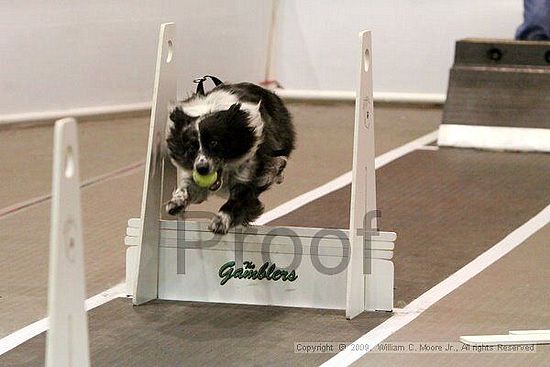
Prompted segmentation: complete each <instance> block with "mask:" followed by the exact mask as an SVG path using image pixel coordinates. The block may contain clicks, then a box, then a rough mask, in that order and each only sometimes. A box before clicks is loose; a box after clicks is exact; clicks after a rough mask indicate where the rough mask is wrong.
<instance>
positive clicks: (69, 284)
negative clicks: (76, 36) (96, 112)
mask: <svg viewBox="0 0 550 367" xmlns="http://www.w3.org/2000/svg"><path fill="white" fill-rule="evenodd" d="M51 212H52V217H51V232H50V265H49V280H48V318H49V320H48V322H49V329H48V335H47V341H46V367H70V366H82V367H88V366H89V365H90V352H89V346H88V319H87V316H86V308H85V305H84V299H85V295H86V291H85V278H84V245H83V238H82V218H81V209H80V181H79V169H78V140H77V127H76V121H75V120H74V119H72V118H67V119H63V120H59V121H57V122H56V124H55V129H54V157H53V178H52V209H51Z"/></svg>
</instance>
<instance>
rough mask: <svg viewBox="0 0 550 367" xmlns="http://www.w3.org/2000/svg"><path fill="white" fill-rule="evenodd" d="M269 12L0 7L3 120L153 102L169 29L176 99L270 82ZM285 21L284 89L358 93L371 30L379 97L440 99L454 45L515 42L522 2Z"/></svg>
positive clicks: (126, 4) (310, 0)
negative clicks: (221, 84)
mask: <svg viewBox="0 0 550 367" xmlns="http://www.w3.org/2000/svg"><path fill="white" fill-rule="evenodd" d="M137 4H139V5H137ZM271 9H272V2H271V1H265V0H264V1H257V0H224V1H216V0H148V1H140V2H135V1H130V0H117V1H108V0H95V1H83V0H74V1H71V0H64V1H61V0H59V1H40V0H27V1H0V34H1V36H0V101H1V102H0V122H1V121H6V120H10V119H12V120H13V119H15V120H17V119H25V118H31V117H34V116H40V115H43V114H44V113H46V114H47V113H48V112H55V111H60V110H61V111H65V110H68V109H80V108H84V109H86V108H90V107H91V108H94V107H98V108H100V109H103V108H105V107H109V106H114V107H117V106H118V107H120V106H121V105H122V107H124V106H125V105H129V106H126V107H128V108H132V107H134V106H139V105H144V104H146V103H148V102H150V98H151V91H152V83H153V69H154V62H155V54H156V46H157V37H158V27H159V24H160V23H162V22H166V21H175V22H176V23H177V26H178V44H177V57H178V62H179V65H180V74H179V85H180V91H179V92H180V95H181V96H183V95H184V94H185V93H186V92H187V91H190V90H192V88H193V86H192V85H191V83H190V81H191V79H193V78H194V77H196V76H197V75H202V74H204V73H213V74H214V75H219V76H221V77H223V78H225V79H227V80H235V81H237V80H250V81H256V82H257V81H260V80H263V78H264V68H265V66H266V55H267V49H268V32H269V28H270V23H271ZM278 15H279V17H278V23H277V28H276V42H275V53H274V57H273V59H272V60H273V72H274V74H275V77H276V78H277V79H278V80H279V81H280V82H281V83H282V84H283V86H285V87H286V88H293V89H318V90H348V91H351V90H353V89H354V88H355V82H354V80H355V71H356V68H357V67H356V63H357V61H356V58H357V55H356V48H357V33H358V32H359V31H360V30H362V29H371V30H373V31H374V40H373V41H374V52H373V63H374V70H375V74H374V80H375V91H376V92H391V93H395V92H397V93H403V92H405V93H444V92H445V90H446V85H447V76H448V69H449V67H450V66H451V63H452V58H453V50H454V41H455V40H456V39H458V38H463V37H471V36H477V37H505V38H511V37H512V36H513V33H514V31H515V29H516V27H517V26H518V25H519V23H520V22H521V18H522V0H485V1H480V0H476V1H474V0H444V1H443V0H338V1H334V0H299V1H297V0H281V3H280V8H279V12H278ZM54 114H55V113H54Z"/></svg>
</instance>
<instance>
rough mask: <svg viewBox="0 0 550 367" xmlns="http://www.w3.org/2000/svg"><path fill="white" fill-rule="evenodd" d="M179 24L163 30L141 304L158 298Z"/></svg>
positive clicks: (144, 208) (137, 296) (144, 218)
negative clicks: (164, 186)
mask: <svg viewBox="0 0 550 367" xmlns="http://www.w3.org/2000/svg"><path fill="white" fill-rule="evenodd" d="M175 44H176V25H175V24H174V23H164V24H162V25H161V28H160V35H159V43H158V51H157V64H156V69H155V82H154V88H153V105H152V107H151V122H150V126H149V141H148V143H147V159H146V162H145V179H144V182H143V198H142V201H141V228H140V234H139V249H138V259H137V264H135V270H134V271H135V272H136V273H135V274H136V276H135V279H136V281H135V285H134V292H133V296H134V297H133V303H134V304H135V305H140V304H143V303H145V302H148V301H151V300H153V299H156V298H157V296H158V271H159V270H158V269H159V241H160V209H161V204H162V199H161V198H162V179H163V167H164V164H165V160H164V156H165V150H166V127H167V122H168V118H169V108H170V106H175V104H176V98H177V78H176V60H175Z"/></svg>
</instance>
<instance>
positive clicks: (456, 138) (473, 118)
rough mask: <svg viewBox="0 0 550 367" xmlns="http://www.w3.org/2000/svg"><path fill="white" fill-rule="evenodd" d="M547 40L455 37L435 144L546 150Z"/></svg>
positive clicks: (549, 139)
mask: <svg viewBox="0 0 550 367" xmlns="http://www.w3.org/2000/svg"><path fill="white" fill-rule="evenodd" d="M549 116H550V42H526V41H512V40H492V39H465V40H460V41H457V42H456V48H455V58H454V64H453V67H452V68H451V71H450V73H449V86H448V91H447V100H446V102H445V108H444V111H443V120H442V123H441V125H440V127H439V137H438V145H440V146H450V147H459V148H478V149H488V150H509V151H540V152H550V118H549Z"/></svg>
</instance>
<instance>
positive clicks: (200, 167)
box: [195, 162, 210, 175]
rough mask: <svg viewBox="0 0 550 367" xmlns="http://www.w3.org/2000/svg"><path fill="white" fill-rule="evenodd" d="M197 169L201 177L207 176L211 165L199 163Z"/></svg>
mask: <svg viewBox="0 0 550 367" xmlns="http://www.w3.org/2000/svg"><path fill="white" fill-rule="evenodd" d="M195 169H196V170H197V172H198V173H199V174H200V175H206V174H208V173H209V172H210V165H209V164H208V162H199V163H197V165H196V166H195Z"/></svg>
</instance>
